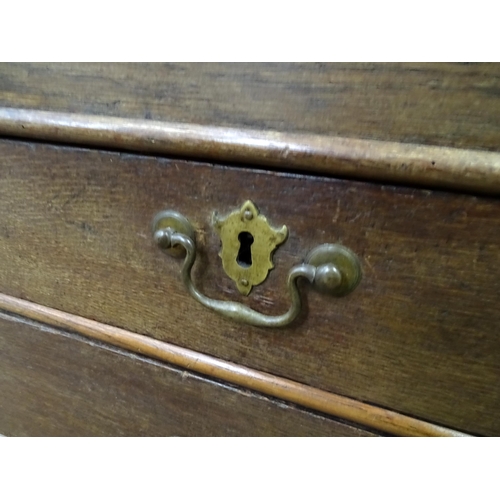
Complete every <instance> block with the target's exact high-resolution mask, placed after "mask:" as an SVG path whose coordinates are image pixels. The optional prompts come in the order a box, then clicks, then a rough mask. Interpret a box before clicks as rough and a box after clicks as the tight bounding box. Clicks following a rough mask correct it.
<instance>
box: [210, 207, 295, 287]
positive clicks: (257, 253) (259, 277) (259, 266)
mask: <svg viewBox="0 0 500 500" xmlns="http://www.w3.org/2000/svg"><path fill="white" fill-rule="evenodd" d="M212 221H213V226H214V228H215V230H216V231H217V233H218V234H219V236H220V239H221V242H222V249H221V251H220V253H219V256H220V257H221V259H222V267H223V268H224V271H225V272H226V274H227V275H228V276H229V277H230V278H231V279H232V280H234V282H235V283H236V287H237V288H238V290H239V291H240V293H242V294H243V295H248V294H249V293H250V291H251V290H252V287H254V286H256V285H259V284H260V283H262V282H263V281H264V280H265V279H266V278H267V275H268V274H269V271H270V270H271V269H273V267H274V264H273V261H272V257H273V252H274V251H275V250H276V248H277V246H278V245H281V244H282V243H283V242H284V241H285V240H286V238H287V236H288V229H287V227H286V226H283V227H281V229H273V228H272V227H271V226H270V225H269V223H268V221H267V219H266V218H265V217H264V216H263V215H259V210H258V209H257V207H256V206H255V205H254V204H253V203H252V202H251V201H245V203H243V205H242V207H241V208H240V209H238V210H235V211H234V212H232V213H230V214H229V215H228V216H227V217H219V215H218V214H217V213H216V212H215V213H214V214H213V218H212Z"/></svg>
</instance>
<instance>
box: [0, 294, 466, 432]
mask: <svg viewBox="0 0 500 500" xmlns="http://www.w3.org/2000/svg"><path fill="white" fill-rule="evenodd" d="M0 310H3V311H6V312H9V313H14V314H18V315H20V316H24V317H26V318H29V319H31V320H35V321H39V322H41V323H45V324H47V325H50V326H53V327H57V328H64V329H67V330H70V331H74V332H77V333H79V334H81V335H83V336H85V337H88V338H92V339H95V340H99V341H101V342H105V343H107V344H111V345H113V346H116V347H120V348H122V349H126V350H128V351H131V352H134V353H137V354H141V355H143V356H147V357H150V358H153V359H156V360H160V361H163V362H167V363H170V364H173V365H177V366H180V367H182V368H185V369H186V370H190V371H194V372H198V373H201V374H203V375H206V376H209V377H213V378H217V379H220V380H223V381H225V382H228V383H231V384H235V385H238V386H240V387H244V388H247V389H250V390H253V391H256V392H260V393H262V394H265V395H267V396H271V397H275V398H278V399H282V400H285V401H289V402H291V403H295V404H298V405H300V406H303V407H305V408H310V409H312V410H315V411H319V412H322V413H325V414H327V415H332V416H334V417H337V418H341V419H345V420H349V421H351V422H353V423H357V424H360V425H363V426H366V427H370V428H373V429H377V430H380V431H383V432H387V433H389V434H394V435H397V436H436V437H438V436H442V437H458V436H468V434H465V433H462V432H459V431H456V430H453V429H448V428H446V427H442V426H439V425H436V424H433V423H430V422H425V421H422V420H419V419H415V418H413V417H409V416H407V415H403V414H400V413H397V412H393V411H390V410H386V409H383V408H379V407H375V406H372V405H369V404H366V403H362V402H360V401H357V400H354V399H351V398H347V397H344V396H340V395H337V394H333V393H330V392H327V391H323V390H321V389H317V388H314V387H310V386H307V385H305V384H301V383H298V382H295V381H292V380H288V379H285V378H282V377H278V376H275V375H271V374H269V373H265V372H262V371H258V370H254V369H251V368H248V367H245V366H241V365H237V364H235V363H231V362H229V361H224V360H222V359H218V358H215V357H213V356H209V355H206V354H203V353H199V352H196V351H193V350H190V349H186V348H183V347H179V346H176V345H173V344H169V343H166V342H162V341H159V340H155V339H153V338H150V337H146V336H143V335H140V334H137V333H133V332H129V331H127V330H123V329H121V328H117V327H114V326H111V325H105V324H102V323H99V322H97V321H93V320H90V319H87V318H83V317H81V316H76V315H73V314H69V313H66V312H63V311H58V310H56V309H52V308H49V307H45V306H42V305H39V304H35V303H32V302H29V301H26V300H22V299H18V298H15V297H11V296H8V295H5V294H0Z"/></svg>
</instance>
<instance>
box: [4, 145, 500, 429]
mask: <svg viewBox="0 0 500 500" xmlns="http://www.w3.org/2000/svg"><path fill="white" fill-rule="evenodd" d="M246 199H251V200H253V201H254V202H255V203H256V204H257V206H259V208H260V210H261V212H262V213H263V214H264V215H266V216H267V217H268V219H269V220H270V222H271V223H272V224H275V225H278V224H279V225H281V224H286V225H287V226H288V228H289V230H290V236H289V238H288V241H287V242H286V244H284V245H283V246H282V247H280V249H279V250H278V251H277V252H276V255H275V259H274V262H275V269H274V270H273V271H272V272H271V273H270V276H269V278H268V280H267V281H266V282H265V283H264V284H263V285H262V286H260V287H257V288H256V289H255V290H254V291H252V293H251V294H250V296H249V297H248V298H241V297H240V295H239V294H238V292H236V290H235V287H234V285H233V283H232V282H231V280H230V279H229V278H228V277H227V276H226V275H225V274H224V273H223V271H222V267H221V263H220V258H219V257H218V255H217V254H218V251H219V246H220V242H219V240H218V238H217V236H216V234H215V232H214V231H213V230H212V228H211V226H210V219H211V214H212V211H213V210H218V211H219V212H221V213H225V212H226V213H227V212H229V211H231V210H232V209H234V208H235V207H238V206H240V205H241V203H242V202H243V201H244V200H246ZM165 208H173V209H176V210H178V211H180V212H181V213H183V214H184V215H185V216H186V217H188V219H190V220H191V221H192V223H193V224H194V225H195V228H196V230H197V240H198V247H199V255H198V258H197V264H196V267H195V272H194V279H195V282H196V283H197V286H198V287H199V288H200V289H201V290H202V291H203V292H204V293H205V294H206V295H208V296H211V297H216V298H220V299H227V300H237V301H242V302H244V303H246V304H247V305H249V306H250V307H253V308H255V309H257V310H260V311H262V312H264V313H266V314H278V313H280V312H283V311H285V310H286V309H287V308H288V305H289V304H288V298H287V297H286V295H285V294H284V286H285V279H286V275H287V273H288V271H289V269H290V267H291V266H292V265H295V264H297V263H298V262H300V261H301V260H302V259H303V258H304V257H305V255H306V254H307V252H308V251H309V250H311V249H312V248H313V247H314V246H316V245H319V244H322V243H328V242H332V243H335V242H340V243H342V244H344V245H345V246H347V247H349V248H351V249H352V250H353V251H354V252H355V253H356V254H358V256H359V257H360V259H361V262H362V268H363V279H362V281H361V284H360V286H359V287H358V288H357V289H356V290H355V292H354V293H352V294H351V295H349V296H347V297H344V298H342V299H331V298H328V297H324V296H321V295H318V294H316V293H314V292H313V291H312V290H310V289H309V288H308V287H307V286H304V288H303V291H304V297H305V309H304V313H303V314H302V316H301V317H300V318H299V320H298V321H297V323H295V324H294V325H293V326H291V327H290V328H286V329H283V330H281V331H272V332H271V331H268V330H262V329H258V328H253V327H245V326H241V325H238V324H233V323H232V322H230V321H227V320H224V319H222V318H220V317H218V316H217V315H216V314H214V313H212V312H210V311H208V310H206V309H205V308H203V307H202V306H201V305H199V304H197V303H196V302H195V301H193V300H192V299H191V297H190V296H189V295H188V293H187V292H186V290H184V288H183V286H182V284H181V281H180V278H179V270H180V262H179V261H177V260H175V259H172V258H170V257H168V256H166V255H165V254H163V253H162V252H160V251H159V250H158V248H157V247H156V246H155V245H154V242H153V241H152V238H151V235H150V223H151V220H152V218H153V216H154V215H155V213H156V212H157V211H159V210H162V209H165ZM499 226H500V200H498V199H497V198H476V197H474V196H465V195H458V194H450V193H441V192H430V191H422V190H416V189H406V188H394V187H388V186H383V185H374V184H367V183H361V182H347V181H339V180H333V179H325V178H315V177H308V176H299V175H291V174H280V173H271V172H257V171H249V170H245V169H241V168H226V167H224V166H213V165H209V164H202V163H195V162H186V161H180V160H175V161H173V160H166V159H156V158H147V157H141V156H138V155H129V154H120V153H106V152H99V151H88V150H83V149H81V150H79V149H72V148H65V147H55V146H48V145H39V144H29V143H28V144H22V143H15V142H11V141H2V142H1V143H0V291H1V292H3V293H6V294H9V295H12V296H15V297H19V298H24V299H26V300H30V301H32V302H36V303H39V304H42V305H46V306H50V307H53V308H56V309H59V310H63V311H67V312H69V313H73V314H77V315H80V316H83V317H86V318H90V319H95V320H97V321H100V322H103V323H108V324H111V325H114V326H117V327H121V328H125V329H127V330H131V331H134V332H139V333H144V334H147V335H150V336H152V337H154V338H156V339H159V340H165V341H168V342H170V343H173V344H176V345H179V346H182V347H187V348H189V349H193V350H196V351H199V352H201V353H205V354H208V355H211V356H214V357H217V358H220V359H224V360H227V361H231V362H235V363H239V364H242V365H244V366H248V367H250V368H253V369H257V370H261V371H264V372H267V373H271V374H274V375H278V376H281V377H285V378H288V379H290V380H294V381H297V382H300V383H303V384H307V385H311V386H313V387H316V388H319V389H323V390H326V391H330V392H333V393H336V394H340V395H344V396H347V397H350V398H353V399H357V400H359V401H364V402H368V403H371V404H374V405H377V406H381V407H385V408H388V409H391V410H395V411H398V412H401V413H405V414H407V415H411V416H414V417H417V418H419V419H422V420H427V421H431V422H434V423H436V424H439V425H442V426H445V427H449V428H454V429H457V430H461V431H465V432H469V433H472V434H487V435H491V434H494V435H496V434H500V427H499V420H498V418H497V415H498V414H499V411H500V395H499V392H498V390H497V388H498V386H499V383H500V357H499V356H498V352H500V337H499V336H498V324H499V322H500V310H499V309H498V307H497V303H498V297H499V295H500V293H499V292H500V279H498V275H497V274H498V269H500V267H499V265H498V263H499V262H498V259H499V255H500V227H499Z"/></svg>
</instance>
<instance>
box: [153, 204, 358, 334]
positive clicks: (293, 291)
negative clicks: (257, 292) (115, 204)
mask: <svg viewBox="0 0 500 500" xmlns="http://www.w3.org/2000/svg"><path fill="white" fill-rule="evenodd" d="M174 215H175V217H174V218H169V219H168V221H169V222H172V226H177V227H175V228H174V227H172V226H170V225H168V226H167V227H163V228H159V229H157V228H154V239H155V241H156V243H157V244H158V245H159V246H160V247H161V248H162V249H163V250H165V251H167V252H169V253H170V254H172V255H174V256H177V257H180V256H182V253H184V252H181V251H180V250H181V248H182V249H184V251H185V258H184V263H183V265H182V269H181V279H182V282H183V283H184V285H185V286H186V288H187V289H188V291H189V293H190V295H191V296H192V297H193V298H195V299H196V300H197V301H198V302H200V303H201V304H203V305H204V306H205V307H208V308H209V309H212V310H214V311H216V312H218V313H219V314H221V315H222V316H225V317H226V318H230V319H233V320H235V321H239V322H242V323H246V324H249V325H253V326H264V327H282V326H286V325H288V324H290V323H291V322H292V321H293V320H294V319H295V318H296V317H297V316H298V315H299V313H300V309H301V306H302V302H301V298H300V293H299V290H298V288H297V280H298V279H299V278H306V279H307V280H308V281H309V282H310V283H311V284H312V285H313V286H314V288H315V289H317V290H318V291H320V292H323V293H328V294H330V295H337V296H340V295H345V294H346V293H349V292H350V291H351V290H353V289H354V288H355V286H356V285H357V284H358V282H359V279H360V277H361V273H360V268H359V263H358V260H357V257H356V256H355V255H354V254H353V253H352V252H351V251H350V250H348V249H347V248H345V247H342V246H340V245H321V246H319V247H317V248H315V249H314V250H313V251H312V252H311V253H310V254H309V255H308V257H307V258H306V262H305V263H303V264H299V265H297V266H295V267H293V268H292V269H291V270H290V272H289V273H288V291H289V294H290V298H291V302H292V303H291V306H290V308H289V309H288V311H287V312H286V313H284V314H282V315H279V316H268V315H266V314H262V313H259V312H257V311H255V310H253V309H251V308H249V307H247V306H245V305H244V304H239V303H237V302H231V301H223V300H216V299H211V298H209V297H207V296H206V295H203V294H202V293H201V292H200V291H199V290H197V289H196V287H195V285H194V283H193V280H192V278H191V269H192V267H193V265H194V262H195V260H196V244H195V242H194V231H193V230H192V227H191V226H190V225H186V224H189V223H188V222H187V220H186V219H184V217H182V216H180V214H176V213H174ZM176 229H177V230H176ZM179 229H180V231H179Z"/></svg>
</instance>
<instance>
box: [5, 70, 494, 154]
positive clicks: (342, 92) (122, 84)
mask: <svg viewBox="0 0 500 500" xmlns="http://www.w3.org/2000/svg"><path fill="white" fill-rule="evenodd" d="M0 106H10V107H23V108H36V109H45V110H54V111H69V112H79V113H91V114H102V115H111V116H122V117H129V118H132V117H133V118H151V119H154V120H167V121H180V122H187V123H199V124H206V125H228V126H235V127H251V128H257V129H268V130H280V131H296V132H299V131H300V132H313V133H319V134H326V135H339V136H347V137H361V138H367V139H379V140H390V141H402V142H416V143H425V144H437V145H445V146H456V147H466V148H486V149H491V150H498V149H499V144H500V118H499V117H500V65H499V64H496V63H495V64H442V63H433V64H416V63H411V64H374V63H370V64H345V63H342V64H340V63H317V64H313V63H305V64H303V63H300V64H298V63H267V64H261V63H259V64H250V63H241V64H234V63H232V64H231V63H221V64H219V63H203V64H195V63H187V64H186V63H175V64H109V63H105V64H102V63H99V64H83V63H72V64H67V63H65V64H55V63H51V64H47V63H43V64H42V63H35V64H33V63H19V64H13V63H3V64H0Z"/></svg>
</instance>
